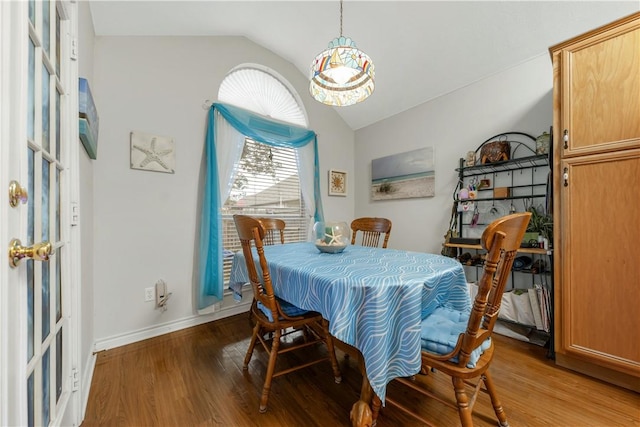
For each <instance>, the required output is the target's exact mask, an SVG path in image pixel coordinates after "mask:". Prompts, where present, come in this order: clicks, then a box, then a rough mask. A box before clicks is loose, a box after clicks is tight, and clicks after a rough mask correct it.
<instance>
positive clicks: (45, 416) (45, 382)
mask: <svg viewBox="0 0 640 427" xmlns="http://www.w3.org/2000/svg"><path fill="white" fill-rule="evenodd" d="M49 350H51V349H50V348H48V349H47V351H45V353H44V355H43V356H42V425H43V426H48V425H49V421H50V420H51V417H50V416H51V404H50V400H49V395H50V394H49V393H50V390H51V389H50V387H51V384H50V382H51V380H50V379H51V377H50V375H51V364H50V359H51V352H50V351H49Z"/></svg>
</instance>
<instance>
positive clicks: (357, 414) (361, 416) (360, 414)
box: [349, 354, 374, 427]
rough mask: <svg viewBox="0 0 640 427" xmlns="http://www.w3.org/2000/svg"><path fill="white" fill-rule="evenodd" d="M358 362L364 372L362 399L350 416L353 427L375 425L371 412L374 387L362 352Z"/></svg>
mask: <svg viewBox="0 0 640 427" xmlns="http://www.w3.org/2000/svg"><path fill="white" fill-rule="evenodd" d="M358 362H359V365H360V372H361V373H362V386H361V388H360V399H359V400H358V401H357V402H356V403H354V404H353V406H352V407H351V413H350V416H349V418H350V419H351V426H352V427H374V424H373V419H372V413H371V400H372V398H373V389H371V384H369V378H367V370H366V368H365V365H364V360H363V358H362V355H361V354H359V357H358Z"/></svg>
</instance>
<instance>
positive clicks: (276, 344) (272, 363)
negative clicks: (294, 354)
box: [260, 330, 281, 414]
mask: <svg viewBox="0 0 640 427" xmlns="http://www.w3.org/2000/svg"><path fill="white" fill-rule="evenodd" d="M280 334H281V331H280V330H277V331H275V336H274V337H273V342H272V343H271V353H270V354H269V365H267V373H266V375H265V377H264V385H263V386H262V397H261V398H260V413H261V414H264V413H265V412H267V401H268V400H269V392H270V391H271V380H272V379H273V373H274V372H275V369H276V359H277V358H278V349H279V348H280Z"/></svg>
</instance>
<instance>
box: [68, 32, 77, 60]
mask: <svg viewBox="0 0 640 427" xmlns="http://www.w3.org/2000/svg"><path fill="white" fill-rule="evenodd" d="M69 57H70V58H71V59H72V60H73V61H75V60H77V59H78V38H77V37H71V49H70V53H69Z"/></svg>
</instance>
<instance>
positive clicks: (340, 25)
mask: <svg viewBox="0 0 640 427" xmlns="http://www.w3.org/2000/svg"><path fill="white" fill-rule="evenodd" d="M340 37H342V0H340Z"/></svg>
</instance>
